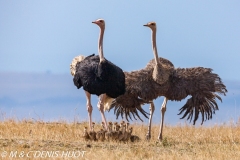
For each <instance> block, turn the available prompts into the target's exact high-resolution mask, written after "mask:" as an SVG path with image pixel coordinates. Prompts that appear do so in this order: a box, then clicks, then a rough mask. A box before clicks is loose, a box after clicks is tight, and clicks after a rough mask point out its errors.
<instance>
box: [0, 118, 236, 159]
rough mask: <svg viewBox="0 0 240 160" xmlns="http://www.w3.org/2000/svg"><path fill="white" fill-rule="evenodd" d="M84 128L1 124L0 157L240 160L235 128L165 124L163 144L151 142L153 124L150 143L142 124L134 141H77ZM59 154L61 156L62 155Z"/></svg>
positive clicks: (154, 136) (27, 122) (38, 123)
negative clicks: (71, 153)
mask: <svg viewBox="0 0 240 160" xmlns="http://www.w3.org/2000/svg"><path fill="white" fill-rule="evenodd" d="M84 126H87V123H86V122H83V123H67V122H64V121H62V122H57V123H56V122H52V123H44V122H41V121H30V120H21V121H16V120H11V119H10V120H5V121H2V122H0V148H1V149H0V159H36V160H37V159H51V160H55V159H90V160H93V159H97V160H100V159H104V160H108V159H109V160H113V159H124V160H125V159H126V160H127V159H129V160H130V159H131V160H140V159H152V160H156V159H159V160H161V159H166V160H179V159H184V160H188V159H189V160H192V159H194V160H206V159H216V160H225V159H228V160H230V159H231V160H232V159H240V125H238V124H229V125H220V126H212V127H204V126H202V127H194V126H190V125H189V126H188V125H182V126H181V125H179V126H165V128H164V134H163V136H164V139H163V141H162V142H159V141H157V140H156V139H157V135H158V130H159V128H158V126H153V130H152V139H151V140H150V141H145V140H144V137H145V134H146V132H147V126H145V125H140V124H134V125H132V126H133V129H134V130H133V134H135V135H138V136H139V137H140V138H141V139H142V140H141V141H139V142H134V143H130V142H129V143H119V142H86V141H84V140H83V139H82V138H81V136H82V133H83V128H84ZM99 129H100V124H97V126H96V130H99ZM71 151H75V152H74V154H75V158H74V156H73V157H72V158H71V155H66V154H67V153H70V152H71ZM54 152H55V154H53V153H54ZM62 152H64V154H62V155H61V153H62ZM79 152H81V153H83V152H84V155H78V154H79ZM21 153H23V154H21ZM27 153H29V155H28V156H29V157H27ZM76 153H77V154H76ZM41 154H42V155H41ZM74 154H73V155H74ZM41 156H42V157H41ZM76 157H77V158H76Z"/></svg>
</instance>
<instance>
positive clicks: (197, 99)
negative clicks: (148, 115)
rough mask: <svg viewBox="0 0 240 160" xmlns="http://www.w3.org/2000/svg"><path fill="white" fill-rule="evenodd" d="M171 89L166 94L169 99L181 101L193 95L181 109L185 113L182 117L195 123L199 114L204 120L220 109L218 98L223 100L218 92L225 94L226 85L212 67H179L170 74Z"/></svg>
mask: <svg viewBox="0 0 240 160" xmlns="http://www.w3.org/2000/svg"><path fill="white" fill-rule="evenodd" d="M169 83H170V86H169V89H168V91H167V92H166V94H165V96H166V97H167V98H168V99H169V100H177V101H180V100H182V99H184V98H186V97H187V96H188V95H191V96H192V97H191V98H189V99H188V100H187V103H186V104H185V105H184V106H183V107H182V108H181V109H180V113H179V114H182V113H183V116H182V118H181V119H183V118H185V117H187V119H188V120H190V121H191V120H192V118H193V117H194V118H193V124H195V122H196V120H197V119H198V116H199V114H201V116H202V123H203V121H204V120H207V119H208V120H209V119H211V118H212V114H213V113H215V110H218V105H217V102H216V99H219V100H220V101H221V100H222V99H221V97H220V96H219V95H218V94H223V95H225V94H226V92H227V89H226V86H225V85H224V84H223V83H222V81H221V79H220V77H219V76H218V75H217V74H214V73H212V69H210V68H203V67H195V68H186V69H184V68H177V69H175V71H174V72H173V74H172V75H171V76H170V79H169Z"/></svg>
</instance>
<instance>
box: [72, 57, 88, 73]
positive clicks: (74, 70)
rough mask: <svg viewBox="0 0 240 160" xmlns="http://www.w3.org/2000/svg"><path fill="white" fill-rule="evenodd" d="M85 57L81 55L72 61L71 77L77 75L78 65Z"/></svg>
mask: <svg viewBox="0 0 240 160" xmlns="http://www.w3.org/2000/svg"><path fill="white" fill-rule="evenodd" d="M84 58H85V57H84V56H82V55H79V56H77V57H75V58H73V60H72V63H71V64H70V72H71V75H72V76H74V75H75V73H76V65H77V63H78V62H81V61H82V60H84Z"/></svg>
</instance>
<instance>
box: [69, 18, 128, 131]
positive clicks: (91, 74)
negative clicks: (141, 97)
mask: <svg viewBox="0 0 240 160" xmlns="http://www.w3.org/2000/svg"><path fill="white" fill-rule="evenodd" d="M92 23H95V24H97V25H98V26H99V27H100V35H99V41H98V52H99V56H95V55H94V54H92V55H90V56H88V57H85V58H84V57H81V56H79V57H76V58H74V60H73V62H72V64H71V66H73V67H72V68H73V69H72V71H71V73H72V74H73V75H74V78H73V82H74V84H75V86H76V87H77V88H78V89H79V88H81V87H82V86H83V89H84V90H85V93H86V96H87V110H88V115H89V126H90V128H91V129H92V105H91V94H95V95H98V96H99V97H100V99H99V103H98V108H99V110H100V112H101V116H102V121H103V122H104V123H105V127H106V129H107V122H106V118H105V115H104V108H103V107H104V106H103V104H104V101H105V97H106V96H107V97H111V98H116V97H118V96H119V95H122V94H124V93H125V75H124V73H123V71H122V69H120V68H119V67H118V66H116V65H114V64H113V63H111V62H110V61H108V60H107V59H105V58H104V56H103V35H104V30H105V22H104V20H103V19H98V20H96V21H94V22H92ZM105 94H106V95H105Z"/></svg>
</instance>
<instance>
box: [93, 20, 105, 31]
mask: <svg viewBox="0 0 240 160" xmlns="http://www.w3.org/2000/svg"><path fill="white" fill-rule="evenodd" d="M92 23H95V24H97V25H98V26H99V27H100V28H101V29H104V28H105V21H104V19H97V20H95V21H93V22H92Z"/></svg>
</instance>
